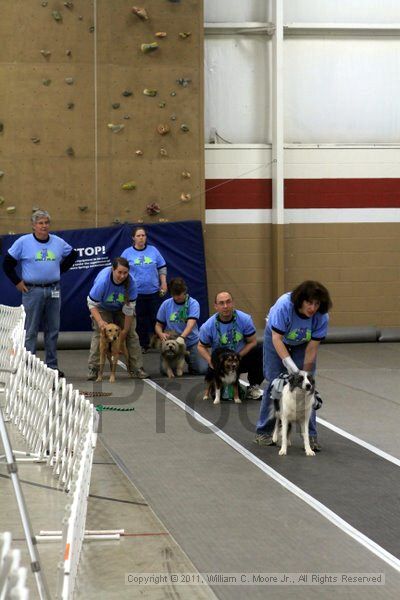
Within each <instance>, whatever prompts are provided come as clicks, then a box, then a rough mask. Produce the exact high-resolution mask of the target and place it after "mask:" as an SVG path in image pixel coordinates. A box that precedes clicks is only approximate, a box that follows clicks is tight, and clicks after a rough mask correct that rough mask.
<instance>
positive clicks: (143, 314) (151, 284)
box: [121, 227, 167, 352]
mask: <svg viewBox="0 0 400 600" xmlns="http://www.w3.org/2000/svg"><path fill="white" fill-rule="evenodd" d="M132 241H133V245H132V246H131V247H130V248H126V250H124V251H123V252H122V254H121V256H122V257H123V258H126V259H127V260H128V262H129V267H130V273H131V275H132V277H133V278H134V279H135V281H136V285H137V290H138V297H137V301H136V317H137V332H138V335H139V340H140V345H141V347H142V351H143V352H147V351H148V349H149V345H150V334H152V333H153V332H154V326H155V324H156V315H157V311H158V309H159V307H160V303H161V299H160V298H162V297H163V296H165V294H166V293H167V265H166V263H165V260H164V257H163V256H162V255H161V254H160V252H159V251H158V250H157V248H156V247H155V246H151V245H150V244H148V243H147V233H146V230H145V229H144V227H135V228H134V230H133V231H132Z"/></svg>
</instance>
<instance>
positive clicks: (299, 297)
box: [290, 279, 332, 315]
mask: <svg viewBox="0 0 400 600" xmlns="http://www.w3.org/2000/svg"><path fill="white" fill-rule="evenodd" d="M290 297H291V300H292V302H293V304H294V307H295V308H296V309H297V310H299V309H300V308H301V306H302V304H303V302H304V301H305V300H306V301H307V302H310V301H312V300H317V301H318V302H319V309H318V312H319V313H321V315H325V314H326V313H327V312H328V311H329V310H330V309H331V308H332V300H331V297H330V295H329V292H328V290H327V289H326V287H325V286H324V285H322V283H320V282H319V281H312V280H311V279H308V280H307V281H303V283H300V285H298V286H297V287H296V288H295V289H294V290H293V292H292V293H291V296H290Z"/></svg>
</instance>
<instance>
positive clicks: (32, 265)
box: [8, 233, 72, 283]
mask: <svg viewBox="0 0 400 600" xmlns="http://www.w3.org/2000/svg"><path fill="white" fill-rule="evenodd" d="M71 252H72V246H70V245H69V244H67V242H65V241H64V240H63V239H61V238H60V237H58V236H57V235H53V234H50V235H49V237H48V239H47V240H46V241H41V240H38V239H37V238H36V237H35V236H34V235H33V233H28V234H26V235H23V236H21V237H20V238H18V239H17V240H15V242H14V243H13V245H12V246H11V248H10V249H9V251H8V254H9V255H10V256H12V257H13V258H15V260H17V261H19V262H20V263H21V271H22V272H21V277H22V279H23V280H24V281H25V283H53V282H55V281H60V263H61V262H62V260H63V258H65V257H66V256H68V254H70V253H71Z"/></svg>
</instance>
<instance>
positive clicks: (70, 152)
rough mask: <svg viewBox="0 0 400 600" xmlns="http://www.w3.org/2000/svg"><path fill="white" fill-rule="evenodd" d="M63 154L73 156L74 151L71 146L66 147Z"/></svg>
mask: <svg viewBox="0 0 400 600" xmlns="http://www.w3.org/2000/svg"><path fill="white" fill-rule="evenodd" d="M65 154H67V156H75V150H74V149H73V147H72V146H68V148H67V149H66V150H65Z"/></svg>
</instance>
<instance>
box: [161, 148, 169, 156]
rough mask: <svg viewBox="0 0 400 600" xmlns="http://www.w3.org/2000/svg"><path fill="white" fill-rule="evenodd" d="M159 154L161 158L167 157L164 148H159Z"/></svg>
mask: <svg viewBox="0 0 400 600" xmlns="http://www.w3.org/2000/svg"><path fill="white" fill-rule="evenodd" d="M160 154H161V156H168V152H167V150H166V148H160Z"/></svg>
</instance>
